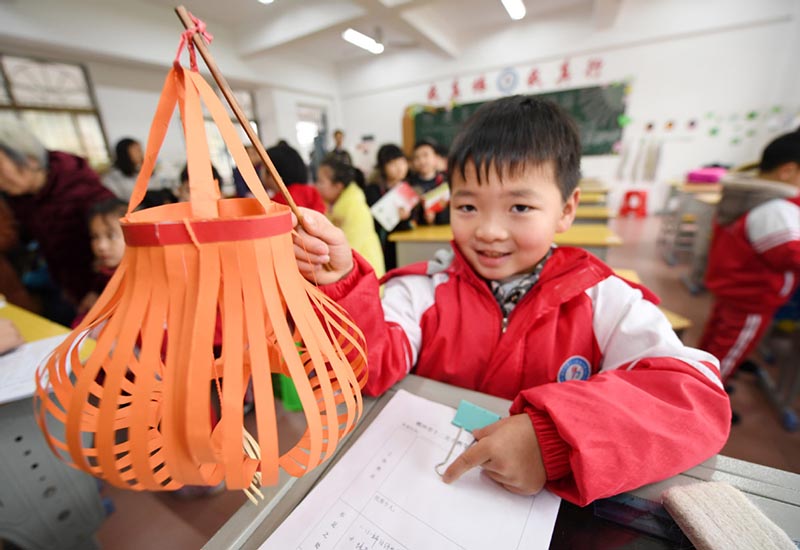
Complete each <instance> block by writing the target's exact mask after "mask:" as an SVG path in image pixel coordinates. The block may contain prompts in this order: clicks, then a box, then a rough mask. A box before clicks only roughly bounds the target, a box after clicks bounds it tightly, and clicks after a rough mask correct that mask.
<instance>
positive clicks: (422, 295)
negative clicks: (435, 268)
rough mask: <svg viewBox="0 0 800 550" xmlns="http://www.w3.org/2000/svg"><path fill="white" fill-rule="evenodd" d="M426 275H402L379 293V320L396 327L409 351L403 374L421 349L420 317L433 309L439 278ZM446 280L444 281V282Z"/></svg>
mask: <svg viewBox="0 0 800 550" xmlns="http://www.w3.org/2000/svg"><path fill="white" fill-rule="evenodd" d="M434 279H435V278H433V277H429V276H427V275H404V276H401V277H395V278H393V279H390V280H389V281H387V283H386V284H385V285H384V289H383V300H381V304H382V305H383V318H384V319H385V320H386V322H387V323H392V324H395V325H397V326H398V327H400V329H402V331H403V332H404V333H405V335H406V338H407V340H408V345H409V347H410V351H411V357H408V356H406V359H407V365H406V371H410V370H411V368H412V367H413V366H414V365H416V363H417V357H418V355H419V350H420V347H421V346H422V326H421V323H422V316H423V314H424V313H425V312H426V311H427V310H428V309H429V308H430V307H431V306H432V305H433V302H434V293H435V291H436V286H437V283H440V282H442V278H441V277H439V278H436V279H437V281H434ZM444 280H446V278H445V279H444Z"/></svg>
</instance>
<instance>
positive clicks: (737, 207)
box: [698, 132, 800, 380]
mask: <svg viewBox="0 0 800 550" xmlns="http://www.w3.org/2000/svg"><path fill="white" fill-rule="evenodd" d="M798 275H800V134H798V133H796V132H795V133H793V134H786V135H784V136H781V137H779V138H777V139H775V140H774V141H773V142H771V143H770V144H769V145H767V147H766V149H764V152H763V154H762V157H761V162H760V164H759V170H758V174H757V175H756V176H752V175H747V174H733V175H731V176H729V177H728V178H726V180H725V181H724V186H723V192H722V200H721V201H720V204H719V206H718V207H717V218H716V221H715V224H714V234H713V237H712V242H711V251H710V252H709V257H708V270H707V272H706V280H705V284H706V288H708V289H709V290H710V291H711V292H712V293H714V300H715V301H714V307H713V309H712V311H711V316H710V317H709V319H708V322H707V323H706V327H705V330H704V331H703V337H702V338H701V340H700V344H699V346H698V347H700V348H701V349H704V350H706V351H708V352H709V353H711V354H713V355H714V356H716V357H717V358H718V359H719V361H720V370H721V372H722V377H723V379H724V380H727V379H728V378H729V377H730V376H731V375H732V374H733V373H734V372H735V371H736V368H737V367H738V366H739V364H740V363H741V362H742V361H743V360H744V359H746V358H747V356H748V355H749V354H750V352H751V351H753V349H754V348H755V347H756V345H758V342H759V341H760V340H761V337H762V336H763V334H764V332H765V330H766V329H767V327H768V326H769V322H770V320H771V319H772V317H773V315H774V314H775V311H777V309H778V308H779V307H780V306H781V305H783V304H784V303H786V302H787V301H788V300H789V298H791V296H792V294H793V292H794V289H795V288H796V287H797V282H798Z"/></svg>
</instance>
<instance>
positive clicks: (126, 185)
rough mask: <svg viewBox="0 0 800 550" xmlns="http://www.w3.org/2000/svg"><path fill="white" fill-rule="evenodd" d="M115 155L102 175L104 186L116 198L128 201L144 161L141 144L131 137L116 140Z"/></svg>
mask: <svg viewBox="0 0 800 550" xmlns="http://www.w3.org/2000/svg"><path fill="white" fill-rule="evenodd" d="M115 151H116V157H115V158H114V165H113V166H112V167H111V170H110V171H109V172H108V173H107V174H106V175H105V176H103V185H105V186H106V188H108V189H109V190H110V191H111V192H112V193H114V194H115V195H116V196H117V198H118V199H120V200H123V201H126V202H127V201H128V200H130V198H131V194H132V193H133V188H134V186H135V185H136V178H137V177H138V176H139V170H141V168H142V162H143V161H144V152H142V144H141V143H139V142H138V141H136V140H135V139H133V138H123V139H121V140H119V141H118V142H117V146H116V148H115Z"/></svg>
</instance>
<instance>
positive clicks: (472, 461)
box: [442, 442, 491, 483]
mask: <svg viewBox="0 0 800 550" xmlns="http://www.w3.org/2000/svg"><path fill="white" fill-rule="evenodd" d="M490 458H491V457H490V454H489V445H481V444H480V442H478V443H476V444H475V445H472V446H471V447H469V448H468V449H467V450H466V451H464V452H463V453H461V455H460V456H459V457H458V458H456V459H455V460H454V461H453V463H452V464H450V466H449V467H448V468H447V470H445V472H444V475H443V476H442V481H444V482H445V483H452V482H454V481H455V480H457V479H458V478H460V477H461V476H462V475H464V474H465V473H467V472H468V471H470V470H471V469H473V468H475V467H477V466H480V465H481V464H483V463H484V462H486V461H487V460H489V459H490Z"/></svg>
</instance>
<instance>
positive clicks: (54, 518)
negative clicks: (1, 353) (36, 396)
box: [0, 399, 106, 550]
mask: <svg viewBox="0 0 800 550" xmlns="http://www.w3.org/2000/svg"><path fill="white" fill-rule="evenodd" d="M0 419H2V422H0V503H1V504H2V505H0V540H7V541H10V542H11V543H13V544H14V545H16V546H18V547H20V548H27V549H31V550H45V549H50V548H59V549H64V550H89V549H92V550H94V549H97V548H99V545H98V544H97V540H96V539H95V537H94V534H95V531H96V530H97V529H98V528H99V527H100V524H101V523H102V522H103V520H104V519H105V517H106V509H105V508H104V503H103V502H102V500H101V498H100V495H99V493H98V489H97V487H98V485H97V481H96V480H95V479H94V478H93V477H91V476H89V475H87V474H85V473H84V472H81V471H79V470H76V469H74V468H71V467H69V466H67V465H66V464H64V463H63V462H61V461H60V460H58V459H57V458H56V457H55V456H54V455H53V453H52V452H51V451H50V448H49V447H48V446H47V443H46V442H45V440H44V437H43V436H42V433H41V432H40V431H39V427H38V425H37V424H36V420H35V419H34V417H33V406H32V404H31V401H30V400H29V399H21V400H19V401H15V402H13V403H8V404H5V405H0Z"/></svg>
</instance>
